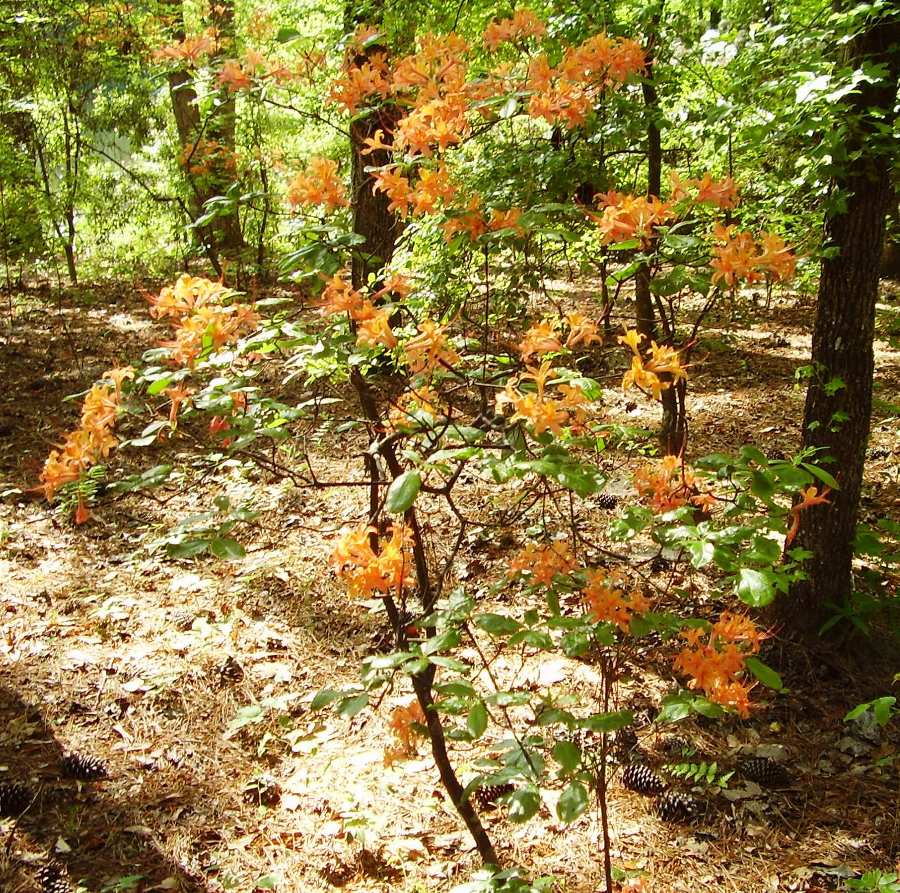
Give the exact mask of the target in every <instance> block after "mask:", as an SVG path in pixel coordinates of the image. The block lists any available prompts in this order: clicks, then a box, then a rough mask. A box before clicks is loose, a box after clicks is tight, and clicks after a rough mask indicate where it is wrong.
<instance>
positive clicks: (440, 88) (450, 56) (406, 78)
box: [393, 31, 469, 106]
mask: <svg viewBox="0 0 900 893" xmlns="http://www.w3.org/2000/svg"><path fill="white" fill-rule="evenodd" d="M468 51H469V44H468V43H466V41H465V40H463V38H461V37H459V35H457V34H455V33H453V32H452V31H451V32H450V33H449V34H426V35H424V36H423V37H422V45H421V48H420V49H419V51H418V52H417V53H411V54H410V55H408V56H404V57H403V58H402V59H401V60H400V61H399V62H398V63H397V67H396V69H395V71H394V79H393V89H394V92H395V93H398V94H401V95H403V96H405V97H408V96H409V94H410V93H411V92H413V91H415V93H416V102H415V104H416V105H417V106H421V105H423V104H424V103H426V102H428V101H429V100H432V99H436V98H438V97H442V96H443V97H446V96H450V95H453V94H457V93H460V92H461V91H462V90H463V88H464V86H465V80H466V74H467V72H468V69H469V63H468V61H467V60H466V59H465V56H466V54H467V53H468Z"/></svg>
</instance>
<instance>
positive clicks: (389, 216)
mask: <svg viewBox="0 0 900 893" xmlns="http://www.w3.org/2000/svg"><path fill="white" fill-rule="evenodd" d="M383 7H384V4H383V0H376V2H375V3H373V4H372V5H370V6H369V7H367V8H364V9H362V10H361V9H360V8H358V7H357V6H355V5H354V4H353V3H348V4H347V5H346V6H345V9H344V20H345V23H346V26H347V30H348V31H352V30H354V29H355V28H356V27H357V26H358V25H361V24H368V25H376V26H377V25H380V24H381V18H382V15H383V13H384V8H383ZM387 52H388V48H387V47H386V46H384V45H382V44H373V45H371V46H368V47H366V48H365V49H363V50H362V51H361V52H360V53H358V54H357V55H356V56H355V57H354V58H353V59H352V60H351V61H352V64H353V65H356V66H361V65H363V64H365V62H366V61H367V60H368V58H369V57H370V56H372V55H373V54H377V53H387ZM402 117H403V111H402V109H400V108H399V107H398V106H397V105H395V104H394V103H391V102H385V103H383V104H381V105H380V106H379V107H378V108H377V109H373V110H372V111H371V112H370V113H369V114H368V115H365V116H362V117H359V118H357V119H356V120H354V121H353V122H352V123H351V125H350V165H351V167H350V182H351V190H352V197H353V232H354V233H356V234H357V235H359V236H362V237H363V238H364V239H365V241H364V242H363V243H362V244H361V245H360V246H359V247H358V248H357V250H356V251H354V253H353V258H352V261H351V282H352V284H353V287H354V288H360V287H362V286H363V285H365V284H366V282H367V281H368V278H369V276H370V275H372V274H373V273H377V272H378V270H379V269H381V267H382V266H383V265H384V264H386V263H387V262H388V261H389V260H390V259H391V258H392V257H393V256H394V248H395V247H396V244H397V238H398V237H399V235H400V233H401V232H402V230H403V224H402V221H401V220H400V218H399V217H397V215H396V214H394V213H393V211H391V210H390V208H389V205H390V201H391V200H390V198H389V197H388V196H387V195H386V194H385V193H384V192H375V191H373V189H372V187H373V185H374V184H373V182H372V177H371V176H370V175H369V174H368V173H367V172H366V167H377V166H381V165H383V164H388V163H389V162H390V161H391V153H390V151H389V150H387V149H379V150H378V151H375V152H372V153H370V154H369V155H363V154H362V153H363V150H364V149H365V148H366V144H365V141H366V140H367V139H369V138H371V137H374V136H375V133H376V132H377V131H378V130H381V131H383V132H384V138H383V141H384V142H385V143H388V144H390V143H392V142H393V133H394V127H395V126H396V124H397V122H398V121H399V120H400V118H402Z"/></svg>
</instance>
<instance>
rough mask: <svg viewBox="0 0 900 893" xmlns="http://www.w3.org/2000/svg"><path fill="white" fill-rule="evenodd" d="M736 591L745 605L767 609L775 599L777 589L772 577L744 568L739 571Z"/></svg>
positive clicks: (735, 586) (735, 585)
mask: <svg viewBox="0 0 900 893" xmlns="http://www.w3.org/2000/svg"><path fill="white" fill-rule="evenodd" d="M734 589H735V592H736V593H737V595H738V598H739V599H740V600H741V601H742V602H744V604H747V605H751V606H752V607H754V608H762V607H765V606H766V605H768V604H769V603H770V602H771V601H772V599H774V598H775V587H774V585H773V584H772V580H771V577H770V575H768V574H766V573H765V572H764V571H757V570H753V568H750V567H742V568H741V569H740V570H739V571H738V575H737V579H736V580H735V584H734Z"/></svg>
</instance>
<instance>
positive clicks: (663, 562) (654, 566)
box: [650, 555, 672, 574]
mask: <svg viewBox="0 0 900 893" xmlns="http://www.w3.org/2000/svg"><path fill="white" fill-rule="evenodd" d="M671 566H672V562H671V561H669V559H668V558H663V557H662V555H654V556H653V560H652V561H651V562H650V572H651V573H654V574H661V573H662V572H663V571H667V570H668V569H669V568H670V567H671Z"/></svg>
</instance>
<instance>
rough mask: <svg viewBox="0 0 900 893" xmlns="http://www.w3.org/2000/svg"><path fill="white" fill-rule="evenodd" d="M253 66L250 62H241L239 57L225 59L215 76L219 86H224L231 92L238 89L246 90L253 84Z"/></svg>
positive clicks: (235, 91)
mask: <svg viewBox="0 0 900 893" xmlns="http://www.w3.org/2000/svg"><path fill="white" fill-rule="evenodd" d="M254 67H255V66H253V65H251V64H250V63H247V64H246V67H245V65H244V64H242V63H241V61H240V60H239V59H227V60H226V61H225V62H223V63H222V68H221V70H220V71H219V76H218V78H217V80H218V82H219V86H220V87H224V88H225V89H226V90H228V91H229V92H231V93H237V91H238V90H248V89H249V88H250V87H252V86H253V69H254Z"/></svg>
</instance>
